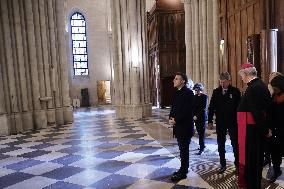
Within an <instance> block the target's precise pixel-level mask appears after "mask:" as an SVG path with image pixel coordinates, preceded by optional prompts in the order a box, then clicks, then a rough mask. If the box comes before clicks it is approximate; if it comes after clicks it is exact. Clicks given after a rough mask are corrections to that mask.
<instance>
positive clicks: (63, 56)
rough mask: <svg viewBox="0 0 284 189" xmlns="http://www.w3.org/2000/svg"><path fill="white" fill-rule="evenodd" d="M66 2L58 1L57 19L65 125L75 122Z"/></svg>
mask: <svg viewBox="0 0 284 189" xmlns="http://www.w3.org/2000/svg"><path fill="white" fill-rule="evenodd" d="M64 3H65V0H60V1H56V12H57V14H56V18H57V35H58V50H59V67H60V72H61V75H60V76H61V78H60V81H61V95H62V107H63V117H64V123H72V122H73V109H72V106H71V101H70V96H69V94H70V93H69V82H68V61H67V52H66V44H67V42H66V40H65V19H66V18H65V11H64Z"/></svg>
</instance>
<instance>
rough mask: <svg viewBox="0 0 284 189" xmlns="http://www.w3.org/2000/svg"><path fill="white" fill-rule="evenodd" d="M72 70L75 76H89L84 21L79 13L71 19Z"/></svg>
mask: <svg viewBox="0 0 284 189" xmlns="http://www.w3.org/2000/svg"><path fill="white" fill-rule="evenodd" d="M70 22H71V37H72V54H73V69H74V74H75V75H89V69H88V53H87V35H86V21H85V18H84V16H83V15H82V14H81V13H78V12H76V13H74V14H73V15H72V17H71V20H70Z"/></svg>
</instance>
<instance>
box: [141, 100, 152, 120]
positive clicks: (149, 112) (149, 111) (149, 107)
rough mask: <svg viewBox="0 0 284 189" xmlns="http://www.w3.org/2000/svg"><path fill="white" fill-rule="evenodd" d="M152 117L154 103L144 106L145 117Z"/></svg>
mask: <svg viewBox="0 0 284 189" xmlns="http://www.w3.org/2000/svg"><path fill="white" fill-rule="evenodd" d="M151 115H152V103H148V104H144V105H143V117H149V116H151Z"/></svg>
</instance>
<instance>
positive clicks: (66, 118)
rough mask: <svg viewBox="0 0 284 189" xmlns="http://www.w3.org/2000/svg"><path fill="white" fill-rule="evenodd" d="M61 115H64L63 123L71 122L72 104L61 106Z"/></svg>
mask: <svg viewBox="0 0 284 189" xmlns="http://www.w3.org/2000/svg"><path fill="white" fill-rule="evenodd" d="M63 117H64V123H65V124H68V123H73V121H74V119H73V108H72V106H69V107H64V108H63Z"/></svg>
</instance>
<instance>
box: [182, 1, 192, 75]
mask: <svg viewBox="0 0 284 189" xmlns="http://www.w3.org/2000/svg"><path fill="white" fill-rule="evenodd" d="M184 10H185V11H184V14H185V16H184V17H185V18H184V19H185V44H186V74H187V76H188V77H189V78H192V77H193V50H192V29H191V27H192V11H191V10H192V3H191V0H187V1H184Z"/></svg>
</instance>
